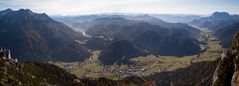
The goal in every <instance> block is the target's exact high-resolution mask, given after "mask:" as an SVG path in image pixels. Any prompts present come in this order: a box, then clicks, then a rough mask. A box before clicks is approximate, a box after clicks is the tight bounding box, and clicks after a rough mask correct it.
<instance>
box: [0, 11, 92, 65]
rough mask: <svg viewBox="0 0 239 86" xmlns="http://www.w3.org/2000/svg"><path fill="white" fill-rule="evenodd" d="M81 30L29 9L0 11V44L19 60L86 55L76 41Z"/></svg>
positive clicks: (61, 58) (72, 58)
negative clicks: (75, 29)
mask: <svg viewBox="0 0 239 86" xmlns="http://www.w3.org/2000/svg"><path fill="white" fill-rule="evenodd" d="M84 39H85V37H84V36H83V35H82V33H79V32H76V31H74V30H73V29H71V28H70V27H68V26H67V25H65V24H63V23H61V22H57V21H55V20H53V19H51V18H50V17H49V16H48V15H46V14H45V13H43V14H37V13H33V12H32V11H30V10H29V9H20V10H17V11H13V10H11V9H7V10H3V11H0V40H1V42H0V47H4V48H8V49H11V50H12V55H13V56H14V57H17V58H19V59H20V60H35V61H42V60H47V59H48V60H65V61H67V60H79V61H83V60H84V59H86V58H87V57H88V56H89V55H90V54H89V52H88V50H87V49H86V48H85V47H84V46H81V45H80V44H79V43H78V42H77V41H81V40H84Z"/></svg>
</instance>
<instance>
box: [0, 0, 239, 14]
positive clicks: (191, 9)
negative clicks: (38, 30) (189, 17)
mask: <svg viewBox="0 0 239 86" xmlns="http://www.w3.org/2000/svg"><path fill="white" fill-rule="evenodd" d="M235 3H239V0H227V1H226V0H1V1H0V9H6V8H12V9H15V10H17V9H20V8H28V9H31V10H33V11H36V12H44V13H47V14H50V15H78V14H93V13H173V14H175V13H176V14H177V13H186V14H209V13H211V12H213V11H221V10H223V11H229V12H230V13H238V10H239V7H238V6H237V5H236V4H235Z"/></svg>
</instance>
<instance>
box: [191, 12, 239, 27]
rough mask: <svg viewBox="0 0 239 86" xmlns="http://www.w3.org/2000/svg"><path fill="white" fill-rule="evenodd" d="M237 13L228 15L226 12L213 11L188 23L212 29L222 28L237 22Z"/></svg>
mask: <svg viewBox="0 0 239 86" xmlns="http://www.w3.org/2000/svg"><path fill="white" fill-rule="evenodd" d="M238 20H239V15H230V14H229V13H227V12H214V13H213V14H212V15H211V16H209V17H203V18H199V19H194V20H192V21H191V22H189V24H192V25H195V26H198V27H201V28H208V29H211V30H212V31H217V30H220V29H222V28H225V27H227V26H229V25H231V24H233V23H235V22H238Z"/></svg>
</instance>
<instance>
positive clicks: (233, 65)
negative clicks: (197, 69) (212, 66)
mask: <svg viewBox="0 0 239 86" xmlns="http://www.w3.org/2000/svg"><path fill="white" fill-rule="evenodd" d="M213 79H214V80H213V84H212V86H239V33H236V34H235V35H234V38H233V43H232V46H231V47H230V48H228V49H226V50H224V51H223V53H222V57H221V61H220V63H219V64H218V66H217V68H216V70H215V73H214V77H213Z"/></svg>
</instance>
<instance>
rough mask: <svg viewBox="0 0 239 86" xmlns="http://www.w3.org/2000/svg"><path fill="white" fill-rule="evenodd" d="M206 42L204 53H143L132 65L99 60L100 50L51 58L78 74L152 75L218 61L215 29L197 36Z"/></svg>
mask: <svg viewBox="0 0 239 86" xmlns="http://www.w3.org/2000/svg"><path fill="white" fill-rule="evenodd" d="M196 38H197V39H198V40H199V41H200V42H202V45H201V49H202V51H203V52H202V53H200V54H198V55H191V56H182V57H176V56H155V55H148V56H139V57H135V58H132V59H130V61H131V62H133V64H131V65H123V64H122V65H117V64H113V65H107V66H106V65H103V64H101V63H100V61H99V60H98V55H99V51H94V52H92V56H91V58H90V59H89V60H87V61H84V62H52V61H51V62H49V63H51V64H55V65H57V66H59V67H61V68H64V69H65V70H67V71H68V72H70V73H72V74H75V75H77V77H79V78H81V77H93V78H98V77H106V78H109V79H114V80H117V79H120V78H124V77H127V76H131V75H137V76H148V75H152V74H154V73H158V72H162V71H173V70H176V69H179V68H185V67H188V66H190V65H191V64H192V63H195V62H201V61H214V60H216V59H217V58H218V57H219V56H220V55H221V52H222V50H223V49H222V47H221V45H220V44H219V41H218V40H217V39H216V38H215V37H214V36H213V33H212V32H211V31H209V30H207V29H203V30H202V33H201V35H200V36H198V37H196Z"/></svg>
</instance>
